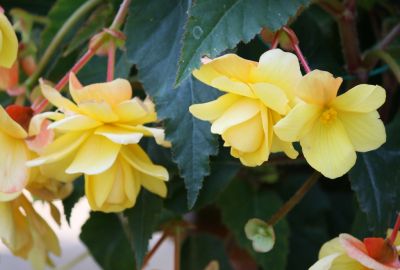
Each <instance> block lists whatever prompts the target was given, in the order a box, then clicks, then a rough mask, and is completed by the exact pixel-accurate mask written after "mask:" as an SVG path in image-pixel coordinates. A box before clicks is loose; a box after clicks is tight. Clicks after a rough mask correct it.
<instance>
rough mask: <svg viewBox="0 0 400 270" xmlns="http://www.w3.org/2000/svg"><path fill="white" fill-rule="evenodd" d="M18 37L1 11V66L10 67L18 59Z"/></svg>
mask: <svg viewBox="0 0 400 270" xmlns="http://www.w3.org/2000/svg"><path fill="white" fill-rule="evenodd" d="M17 53H18V39H17V35H16V34H15V32H14V29H13V27H12V25H11V23H10V22H9V21H8V19H7V17H6V16H5V15H4V14H3V13H0V66H3V67H6V68H10V67H11V66H12V65H13V64H14V62H15V60H16V59H17Z"/></svg>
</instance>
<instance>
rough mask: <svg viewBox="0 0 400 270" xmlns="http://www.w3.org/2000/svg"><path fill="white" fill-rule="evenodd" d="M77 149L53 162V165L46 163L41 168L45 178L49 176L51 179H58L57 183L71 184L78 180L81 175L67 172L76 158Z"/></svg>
mask: <svg viewBox="0 0 400 270" xmlns="http://www.w3.org/2000/svg"><path fill="white" fill-rule="evenodd" d="M76 153H77V149H75V150H73V151H71V152H70V153H68V154H67V155H65V156H63V157H62V158H61V159H58V160H57V161H52V162H51V163H45V164H43V165H41V166H40V168H39V169H40V172H41V174H42V175H43V176H47V177H49V178H51V179H56V180H57V181H60V182H64V183H70V182H72V181H73V180H75V179H76V178H78V177H79V176H80V175H81V173H74V174H68V173H66V172H65V170H66V169H67V168H68V167H69V165H70V164H71V163H72V161H73V160H74V158H75V155H76Z"/></svg>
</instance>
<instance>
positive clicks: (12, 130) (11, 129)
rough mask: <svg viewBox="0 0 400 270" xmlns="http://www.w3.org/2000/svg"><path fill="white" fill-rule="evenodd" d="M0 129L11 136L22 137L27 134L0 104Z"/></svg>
mask: <svg viewBox="0 0 400 270" xmlns="http://www.w3.org/2000/svg"><path fill="white" fill-rule="evenodd" d="M0 130H1V131H2V132H4V133H6V134H7V135H9V136H11V137H13V138H18V139H24V138H26V137H27V136H28V134H27V133H26V131H25V130H24V128H23V127H21V126H20V125H19V124H18V123H17V122H15V121H14V120H13V119H12V118H11V117H10V116H9V115H8V113H7V112H6V111H5V110H4V108H3V107H2V106H0Z"/></svg>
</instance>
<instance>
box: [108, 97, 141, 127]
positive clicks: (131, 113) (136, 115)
mask: <svg viewBox="0 0 400 270" xmlns="http://www.w3.org/2000/svg"><path fill="white" fill-rule="evenodd" d="M114 111H115V112H116V114H117V115H118V118H119V119H120V121H121V122H135V123H138V122H137V120H138V119H141V118H143V117H145V116H146V115H147V114H148V113H149V111H147V108H146V107H145V106H144V105H143V104H142V102H141V101H140V100H139V99H138V98H137V97H135V98H133V99H130V100H126V101H124V102H121V103H119V104H118V105H117V106H116V107H115V108H114ZM138 124H141V122H140V123H138Z"/></svg>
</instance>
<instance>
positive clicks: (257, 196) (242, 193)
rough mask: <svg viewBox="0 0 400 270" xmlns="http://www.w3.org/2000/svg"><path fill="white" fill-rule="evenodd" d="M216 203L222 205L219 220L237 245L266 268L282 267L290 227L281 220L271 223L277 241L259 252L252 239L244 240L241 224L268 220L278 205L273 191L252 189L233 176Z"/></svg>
mask: <svg viewBox="0 0 400 270" xmlns="http://www.w3.org/2000/svg"><path fill="white" fill-rule="evenodd" d="M218 205H219V206H220V208H221V212H222V220H223V222H224V224H225V225H226V226H227V227H228V228H229V229H230V230H231V231H232V233H233V235H234V236H235V239H236V241H237V243H238V245H239V246H240V247H242V248H244V249H246V250H247V252H248V253H249V254H250V255H251V256H252V257H253V258H254V259H255V260H256V261H257V263H258V264H259V265H260V266H262V267H263V269H268V270H285V269H286V263H287V256H288V252H289V243H288V239H289V226H288V224H287V222H286V220H281V221H280V222H279V223H278V224H276V225H275V226H274V230H275V235H276V242H275V246H274V248H273V249H272V250H271V251H270V252H268V253H266V254H261V253H257V252H255V251H254V250H253V247H252V242H251V241H250V240H248V239H247V237H246V234H245V231H244V227H245V225H246V223H247V221H248V220H249V219H252V218H259V219H262V220H267V219H268V218H270V217H271V215H272V214H273V213H274V212H275V211H276V210H278V208H279V207H280V205H281V200H280V198H279V197H278V196H277V195H276V193H274V192H272V191H267V190H258V191H256V190H252V188H251V187H250V186H249V185H248V184H247V183H246V182H245V181H243V180H238V179H236V180H235V181H233V182H232V183H231V185H230V186H229V187H228V189H227V190H226V191H225V192H224V193H223V194H222V196H221V197H220V200H219V201H218Z"/></svg>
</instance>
